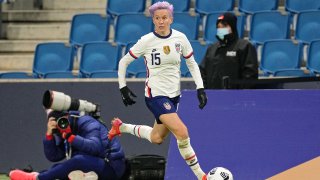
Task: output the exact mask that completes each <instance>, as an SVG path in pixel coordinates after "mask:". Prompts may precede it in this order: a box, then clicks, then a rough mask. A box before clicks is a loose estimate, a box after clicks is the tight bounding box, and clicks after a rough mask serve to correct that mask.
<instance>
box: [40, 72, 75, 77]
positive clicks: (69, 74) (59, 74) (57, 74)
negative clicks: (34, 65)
mask: <svg viewBox="0 0 320 180" xmlns="http://www.w3.org/2000/svg"><path fill="white" fill-rule="evenodd" d="M75 77H76V76H74V75H73V74H72V72H50V73H46V74H44V76H43V78H44V79H60V78H66V79H69V78H75Z"/></svg>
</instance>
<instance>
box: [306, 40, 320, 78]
mask: <svg viewBox="0 0 320 180" xmlns="http://www.w3.org/2000/svg"><path fill="white" fill-rule="evenodd" d="M307 69H309V70H310V71H311V73H313V74H318V75H319V74H320V39H318V40H314V41H311V43H310V45H309V50H308V59H307Z"/></svg>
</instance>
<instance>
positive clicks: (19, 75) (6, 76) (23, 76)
mask: <svg viewBox="0 0 320 180" xmlns="http://www.w3.org/2000/svg"><path fill="white" fill-rule="evenodd" d="M32 78H33V77H32V76H30V75H28V73H26V72H6V73H0V79H32Z"/></svg>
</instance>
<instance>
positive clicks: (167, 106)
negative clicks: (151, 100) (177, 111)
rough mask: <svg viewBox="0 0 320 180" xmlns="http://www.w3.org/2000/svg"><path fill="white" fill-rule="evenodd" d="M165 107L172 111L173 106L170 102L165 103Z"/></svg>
mask: <svg viewBox="0 0 320 180" xmlns="http://www.w3.org/2000/svg"><path fill="white" fill-rule="evenodd" d="M163 106H164V107H165V108H166V109H167V110H170V109H171V105H170V104H169V103H168V102H165V103H163Z"/></svg>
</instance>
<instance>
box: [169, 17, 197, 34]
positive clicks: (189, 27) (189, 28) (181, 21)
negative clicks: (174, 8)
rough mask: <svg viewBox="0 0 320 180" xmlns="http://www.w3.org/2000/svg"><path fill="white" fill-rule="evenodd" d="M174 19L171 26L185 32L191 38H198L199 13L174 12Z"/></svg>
mask: <svg viewBox="0 0 320 180" xmlns="http://www.w3.org/2000/svg"><path fill="white" fill-rule="evenodd" d="M173 16H174V18H173V19H174V21H173V23H172V24H171V28H172V29H175V30H177V31H180V32H183V33H184V34H185V35H186V36H187V38H188V39H189V40H196V39H198V32H199V21H200V16H199V15H198V14H194V15H190V14H189V13H174V15H173Z"/></svg>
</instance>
